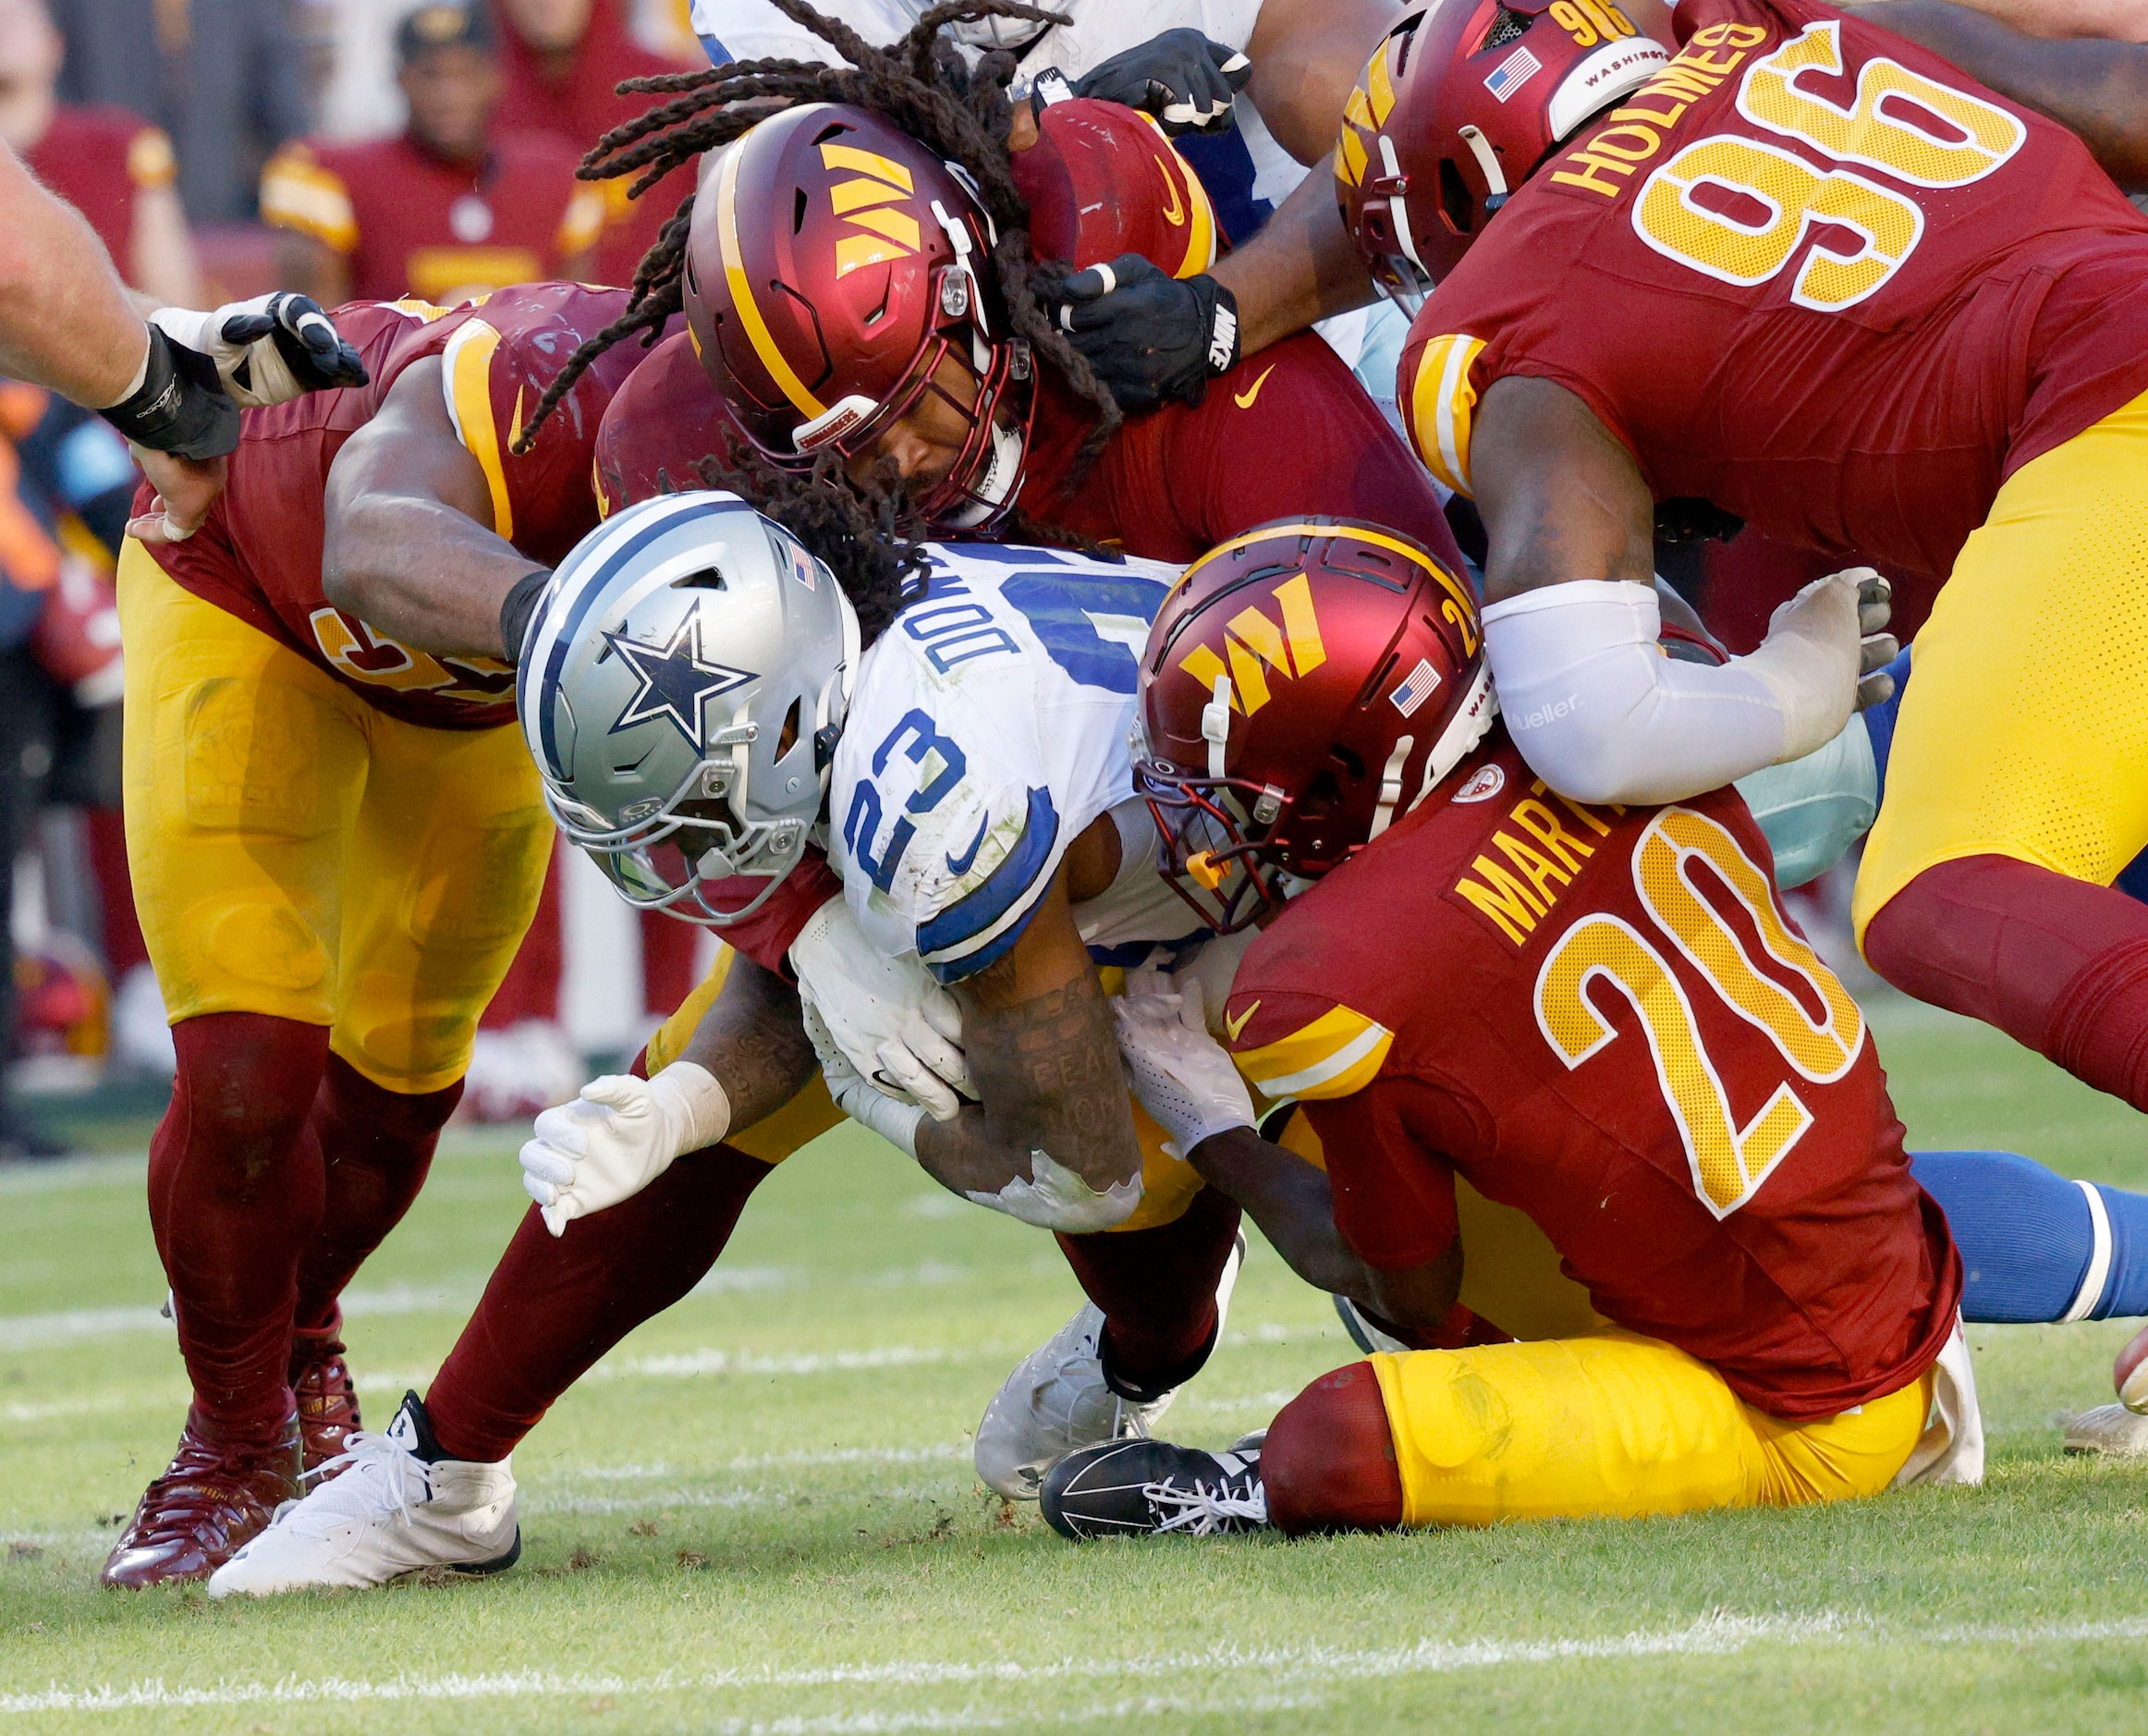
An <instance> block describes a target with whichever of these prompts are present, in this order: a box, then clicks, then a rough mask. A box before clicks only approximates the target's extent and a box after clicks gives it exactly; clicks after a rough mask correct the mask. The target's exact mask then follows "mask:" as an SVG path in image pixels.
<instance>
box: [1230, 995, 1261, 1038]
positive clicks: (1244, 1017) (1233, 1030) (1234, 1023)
mask: <svg viewBox="0 0 2148 1736" xmlns="http://www.w3.org/2000/svg"><path fill="white" fill-rule="evenodd" d="M1260 1010H1261V1003H1260V1002H1259V1001H1255V1002H1254V1003H1253V1004H1252V1005H1251V1007H1249V1008H1247V1009H1245V1011H1243V1012H1242V1013H1240V1014H1239V1016H1238V1017H1237V1018H1236V1019H1233V1018H1232V1017H1231V1016H1230V1015H1229V1014H1228V1013H1226V1014H1224V1016H1223V1028H1224V1031H1225V1033H1227V1035H1228V1036H1229V1038H1230V1040H1231V1041H1232V1042H1233V1043H1236V1042H1237V1041H1238V1040H1239V1032H1241V1031H1243V1030H1244V1029H1245V1028H1246V1026H1247V1025H1249V1024H1251V1022H1252V1018H1253V1015H1254V1014H1255V1013H1257V1012H1259V1011H1260Z"/></svg>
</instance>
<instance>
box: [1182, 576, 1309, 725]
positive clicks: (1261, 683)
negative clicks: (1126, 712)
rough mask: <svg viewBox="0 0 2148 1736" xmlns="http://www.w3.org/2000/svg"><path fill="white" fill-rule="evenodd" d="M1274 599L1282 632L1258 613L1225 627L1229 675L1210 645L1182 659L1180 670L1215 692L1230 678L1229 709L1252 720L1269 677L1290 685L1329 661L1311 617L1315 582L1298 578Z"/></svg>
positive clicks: (1245, 612)
mask: <svg viewBox="0 0 2148 1736" xmlns="http://www.w3.org/2000/svg"><path fill="white" fill-rule="evenodd" d="M1275 606H1276V607H1277V609H1279V610H1280V611H1281V612H1282V616H1283V622H1282V625H1281V626H1279V627H1278V626H1277V625H1276V624H1275V622H1274V621H1272V620H1270V619H1269V618H1268V617H1267V616H1265V615H1263V614H1262V613H1261V611H1260V610H1259V609H1257V608H1246V609H1240V610H1239V612H1238V613H1237V614H1236V615H1234V616H1232V617H1231V618H1230V620H1229V621H1228V622H1227V623H1226V625H1225V627H1224V632H1223V648H1224V653H1225V654H1226V655H1227V656H1228V657H1229V658H1230V666H1229V668H1228V670H1226V668H1225V666H1224V660H1223V657H1221V656H1218V655H1217V654H1216V653H1215V650H1214V647H1213V646H1210V645H1196V646H1194V647H1193V649H1192V650H1191V651H1189V652H1188V653H1187V654H1185V655H1184V656H1183V657H1181V658H1179V659H1178V666H1179V667H1180V668H1181V669H1183V670H1185V671H1186V673H1187V674H1188V675H1190V676H1191V677H1192V678H1193V679H1195V680H1196V681H1198V682H1200V683H1201V685H1202V688H1203V689H1204V690H1206V691H1211V692H1213V691H1214V688H1215V682H1216V678H1217V677H1218V676H1221V675H1224V674H1226V673H1227V674H1228V675H1229V677H1230V708H1231V710H1233V711H1235V712H1239V713H1241V714H1243V715H1245V716H1248V717H1251V715H1253V714H1254V713H1255V712H1257V711H1259V710H1260V709H1261V707H1262V706H1263V705H1265V704H1266V703H1268V677H1269V675H1270V674H1271V673H1274V674H1275V675H1278V676H1281V677H1283V678H1284V679H1289V678H1291V677H1293V676H1300V675H1310V674H1312V671H1313V670H1315V669H1317V668H1319V667H1320V666H1321V665H1322V664H1324V663H1325V662H1326V661H1327V647H1326V646H1325V645H1324V644H1323V643H1322V642H1321V638H1320V619H1319V617H1317V616H1316V615H1314V613H1313V612H1312V581H1311V580H1310V579H1308V578H1307V577H1306V576H1305V575H1304V574H1303V573H1300V574H1299V575H1298V577H1297V578H1295V579H1288V580H1286V581H1284V582H1283V583H1281V584H1279V585H1277V586H1276V587H1275Z"/></svg>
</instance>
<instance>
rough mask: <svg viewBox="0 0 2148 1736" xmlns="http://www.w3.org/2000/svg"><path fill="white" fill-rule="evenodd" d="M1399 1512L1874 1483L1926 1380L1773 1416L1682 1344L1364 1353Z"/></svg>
mask: <svg viewBox="0 0 2148 1736" xmlns="http://www.w3.org/2000/svg"><path fill="white" fill-rule="evenodd" d="M1372 1363H1373V1374H1374V1375H1375V1376H1376V1377H1377V1379H1378V1380H1379V1383H1380V1397H1381V1399H1382V1400H1384V1401H1385V1405H1386V1410H1387V1424H1388V1428H1389V1430H1390V1431H1391V1433H1392V1434H1393V1436H1394V1439H1395V1461H1396V1465H1397V1469H1398V1470H1399V1471H1400V1472H1401V1476H1402V1502H1403V1506H1402V1518H1403V1522H1404V1523H1405V1524H1407V1525H1489V1524H1493V1523H1495V1522H1497V1521H1500V1520H1503V1519H1552V1518H1590V1517H1606V1518H1639V1517H1642V1516H1643V1515H1647V1514H1656V1513H1686V1512H1694V1511H1697V1510H1701V1509H1703V1508H1711V1507H1800V1506H1804V1505H1806V1504H1808V1503H1811V1502H1814V1501H1841V1500H1849V1499H1852V1498H1856V1497H1858V1496H1863V1495H1875V1494H1877V1493H1878V1492H1879V1491H1880V1490H1882V1489H1884V1488H1886V1486H1887V1485H1888V1484H1890V1483H1891V1482H1893V1481H1894V1478H1895V1474H1896V1473H1898V1471H1900V1470H1901V1468H1902V1466H1903V1464H1904V1463H1905V1462H1907V1461H1908V1459H1909V1457H1910V1449H1912V1448H1914V1447H1915V1446H1916V1444H1917V1442H1918V1439H1919V1438H1920V1437H1921V1436H1922V1434H1923V1432H1924V1423H1925V1418H1926V1416H1927V1415H1928V1413H1929V1412H1930V1410H1931V1405H1932V1387H1933V1377H1932V1376H1931V1375H1929V1374H1926V1375H1923V1376H1922V1377H1921V1378H1919V1379H1916V1380H1912V1381H1910V1383H1909V1384H1908V1385H1907V1386H1905V1387H1903V1388H1900V1389H1899V1390H1898V1391H1896V1392H1892V1393H1889V1394H1887V1395H1886V1397H1885V1398H1882V1399H1875V1400H1873V1401H1872V1402H1870V1403H1868V1404H1865V1405H1862V1406H1861V1407H1860V1408H1859V1409H1857V1410H1855V1411H1849V1412H1843V1413H1842V1414H1841V1415H1839V1416H1831V1417H1825V1418H1822V1419H1819V1420H1817V1421H1812V1422H1804V1423H1790V1422H1786V1421H1784V1420H1783V1419H1782V1418H1780V1417H1773V1416H1769V1415H1767V1414H1766V1413H1765V1412H1761V1411H1756V1410H1754V1409H1753V1408H1752V1407H1751V1405H1749V1404H1747V1403H1745V1402H1744V1401H1743V1400H1741V1399H1739V1397H1738V1395H1737V1394H1736V1393H1734V1392H1732V1391H1731V1390H1730V1388H1729V1387H1728V1386H1727V1385H1726V1384H1725V1382H1724V1380H1723V1377H1722V1375H1718V1374H1717V1373H1716V1372H1715V1370H1714V1369H1712V1368H1710V1367H1709V1366H1708V1365H1707V1364H1706V1363H1702V1362H1697V1361H1696V1360H1695V1359H1693V1358H1692V1357H1690V1356H1688V1355H1687V1354H1686V1353H1685V1352H1684V1351H1678V1350H1674V1349H1673V1348H1672V1347H1671V1346H1670V1345H1668V1344H1664V1343H1660V1342H1658V1341H1657V1340H1655V1339H1645V1338H1642V1337H1641V1336H1640V1335H1639V1334H1637V1333H1632V1332H1625V1331H1621V1330H1619V1329H1617V1328H1616V1327H1611V1326H1606V1327H1604V1328H1602V1329H1601V1330H1599V1331H1596V1332H1594V1333H1592V1334H1590V1335H1589V1336H1587V1337H1584V1338H1574V1339H1549V1340H1545V1341H1543V1342H1539V1343H1533V1344H1491V1345H1485V1346H1483V1347H1482V1348H1480V1349H1476V1350H1468V1351H1410V1352H1408V1353H1405V1354H1402V1355H1395V1356H1390V1355H1385V1354H1381V1355H1376V1356H1374V1357H1373V1359H1372Z"/></svg>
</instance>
